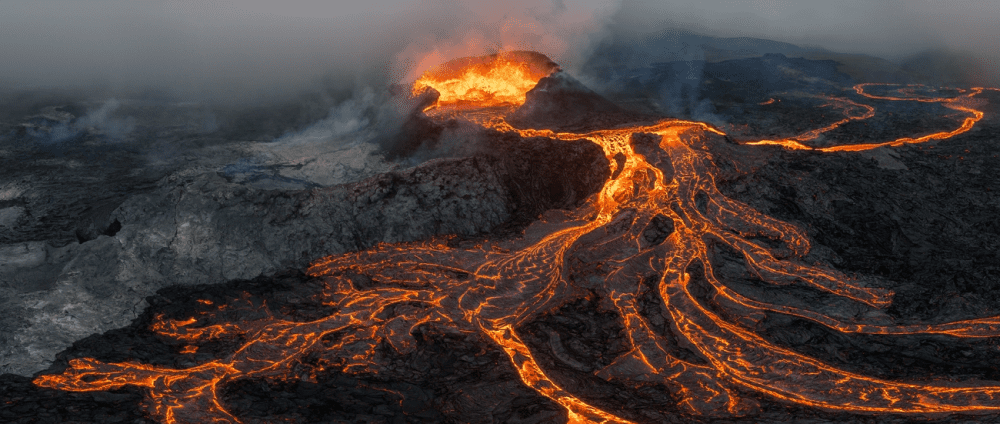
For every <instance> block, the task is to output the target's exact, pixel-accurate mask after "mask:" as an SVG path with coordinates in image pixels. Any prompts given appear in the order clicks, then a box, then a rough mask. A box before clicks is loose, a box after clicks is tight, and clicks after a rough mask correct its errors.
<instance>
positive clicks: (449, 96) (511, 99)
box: [413, 51, 559, 108]
mask: <svg viewBox="0 0 1000 424" xmlns="http://www.w3.org/2000/svg"><path fill="white" fill-rule="evenodd" d="M558 68H559V67H558V66H557V65H556V64H555V63H553V62H552V61H551V60H549V58H547V57H545V56H543V55H541V54H538V53H535V52H525V51H513V52H503V53H498V54H494V55H489V56H482V57H467V58H461V59H456V60H453V61H450V62H448V63H445V64H442V65H439V66H437V67H435V68H434V69H431V70H429V71H427V72H425V73H424V74H423V75H421V76H420V79H418V80H417V81H416V82H414V83H413V93H414V94H417V93H419V92H421V91H423V90H426V89H427V88H433V89H435V90H437V91H438V93H440V97H439V98H438V100H437V104H435V105H432V106H430V107H431V108H434V107H437V106H452V107H456V106H467V107H472V108H486V107H492V106H520V105H521V104H523V103H524V100H525V93H527V92H528V90H531V89H532V88H533V87H534V86H535V84H538V80H540V79H542V78H544V77H546V76H548V75H549V74H551V73H552V72H554V71H555V70H557V69H558Z"/></svg>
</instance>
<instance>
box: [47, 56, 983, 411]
mask: <svg viewBox="0 0 1000 424" xmlns="http://www.w3.org/2000/svg"><path fill="white" fill-rule="evenodd" d="M543 58H544V56H541V55H537V54H534V53H524V52H522V53H517V54H510V53H508V54H500V55H493V56H486V57H481V58H470V59H460V60H458V61H453V62H449V63H448V64H446V65H443V66H442V67H439V68H437V69H435V70H432V71H429V72H428V73H426V74H424V75H423V76H422V77H421V78H420V79H419V80H417V82H416V83H415V84H414V86H413V90H414V92H415V93H416V92H420V91H422V90H426V89H428V88H433V89H435V90H437V91H438V92H439V93H440V97H439V99H438V102H437V103H436V104H435V105H432V106H431V107H430V108H429V110H430V109H436V110H437V112H442V111H448V113H450V114H451V116H453V117H458V118H460V119H466V120H468V121H472V122H475V123H478V124H480V125H483V126H486V127H488V128H490V129H492V130H495V131H500V132H513V133H517V134H519V135H520V136H522V137H549V138H554V139H560V140H579V139H586V140H590V141H591V142H593V143H596V144H597V145H599V146H600V147H601V148H603V150H604V153H605V155H606V156H607V157H608V158H609V161H610V163H611V166H612V168H613V169H612V171H613V172H612V177H611V178H609V180H608V181H606V183H605V184H604V186H603V188H602V189H601V190H600V191H599V192H598V193H596V194H594V195H593V196H591V197H590V198H589V199H588V200H587V202H586V203H585V204H584V205H582V206H581V207H579V208H577V209H576V210H572V211H568V212H566V213H564V214H562V215H558V216H556V217H552V216H549V218H547V219H543V220H540V221H538V222H536V223H534V224H532V225H531V226H529V227H528V228H527V229H526V230H525V231H524V233H523V234H522V235H521V236H520V237H518V238H515V239H509V240H497V241H490V242H488V243H484V244H482V245H479V246H475V247H466V248H455V247H449V246H448V245H445V244H441V243H437V242H434V241H429V242H422V243H407V244H392V245H388V244H385V245H380V246H377V247H375V248H372V249H368V250H364V251H360V252H355V253H349V254H344V255H338V256H331V257H327V258H323V259H320V260H318V261H316V262H315V263H314V264H313V265H312V266H311V267H310V268H309V273H310V274H311V275H313V276H315V277H318V278H321V279H322V280H323V281H324V284H325V289H324V290H323V291H322V292H321V293H316V294H315V295H316V296H317V297H319V298H321V299H322V301H323V302H324V303H325V304H326V305H329V306H330V307H332V308H334V310H335V311H336V313H334V314H331V315H329V316H327V317H324V318H322V319H318V320H314V321H310V322H291V321H285V320H279V319H261V320H257V321H252V322H233V323H227V324H224V325H199V324H198V319H195V318H192V319H190V320H181V321H169V320H163V319H161V320H160V321H158V322H157V323H155V324H154V325H153V327H152V328H151V330H153V331H155V332H158V333H160V334H162V335H164V336H169V337H173V338H175V339H178V340H184V341H186V342H189V343H191V344H192V345H197V344H198V343H201V342H204V341H206V340H210V339H213V338H219V337H227V335H233V334H238V335H239V336H240V337H241V340H244V341H245V342H243V343H242V345H241V346H240V347H239V348H238V349H236V350H235V351H234V352H233V353H232V354H230V355H229V356H227V357H222V358H216V359H214V360H211V361H208V362H205V363H201V364H198V365H196V366H193V367H190V368H186V369H176V368H170V367H162V366H153V365H147V364H142V363H136V362H124V363H103V362H100V361H96V360H93V359H77V360H72V361H70V367H69V368H67V369H66V370H65V371H64V372H63V373H62V374H57V375H42V376H39V377H38V378H36V379H35V383H36V384H37V385H39V386H43V387H51V388H57V389H61V390H73V391H96V390H109V389H114V388H119V387H122V386H125V385H133V386H139V387H144V388H146V390H147V393H148V395H147V402H146V405H147V408H148V411H149V413H150V415H152V416H153V417H155V418H156V419H159V420H162V421H164V422H168V423H175V422H177V423H181V422H183V423H187V422H239V419H238V418H237V417H235V416H233V415H232V414H230V413H229V412H228V411H227V410H226V409H225V407H224V406H223V405H222V404H221V403H220V401H219V398H218V396H217V390H218V389H219V388H220V387H221V386H222V385H224V384H226V383H229V382H232V381H235V380H238V379H246V378H271V379H283V378H288V376H289V375H290V374H291V373H290V369H291V368H292V367H293V366H294V364H295V363H296V361H297V360H298V359H299V358H301V357H303V356H304V355H309V354H313V355H319V356H321V357H322V358H326V359H327V361H326V362H324V363H328V364H337V365H336V366H338V367H340V368H341V369H343V370H345V371H347V372H377V367H378V358H379V357H378V355H379V354H378V351H377V349H376V347H377V346H378V345H380V344H381V343H383V342H387V343H389V344H390V345H391V346H393V347H394V348H395V349H396V350H398V351H399V352H407V351H409V350H412V349H413V348H414V345H415V341H414V339H413V337H412V335H411V332H412V331H413V329H414V328H415V327H417V326H420V325H435V326H444V327H449V328H453V329H457V330H459V331H463V332H468V333H478V334H480V335H482V336H483V337H484V338H485V339H487V340H490V341H491V342H492V343H495V344H496V345H497V346H498V347H499V348H501V349H502V351H503V352H505V353H506V355H507V357H508V358H509V360H510V363H511V364H512V365H513V367H514V369H515V370H516V371H517V373H518V374H519V375H520V378H521V380H522V381H523V383H524V384H525V385H526V386H528V387H530V388H532V389H534V390H535V391H537V392H538V393H540V394H541V395H544V396H546V397H548V398H550V399H552V400H553V401H554V402H556V403H558V404H559V405H561V406H562V407H564V408H565V410H566V411H567V415H568V419H569V421H570V422H579V423H612V422H614V423H627V422H633V420H637V419H640V418H641V417H639V416H637V415H635V414H633V413H631V412H630V411H623V410H609V409H608V408H606V407H605V408H602V407H601V406H599V405H594V404H591V403H588V402H587V401H585V400H583V399H581V398H579V397H578V396H576V395H574V394H573V393H571V392H570V391H569V390H567V389H566V388H564V387H562V386H560V384H558V383H557V382H556V381H554V380H553V379H552V378H551V377H550V375H549V374H547V373H546V370H545V369H544V368H543V367H542V366H541V365H540V364H539V363H538V362H537V361H536V360H535V358H534V356H533V353H532V351H531V349H530V348H529V347H528V346H527V345H526V344H525V343H524V341H522V339H521V337H520V336H519V335H518V328H519V326H521V325H523V324H525V323H528V322H530V321H531V320H532V319H534V318H536V317H538V316H539V315H540V314H543V313H546V312H547V311H551V310H552V309H553V308H556V307H559V306H561V305H565V304H567V303H569V302H572V301H574V300H576V299H579V298H581V297H585V296H588V295H596V296H597V297H599V298H600V299H601V301H602V302H603V303H604V304H606V305H607V306H608V308H611V309H613V310H615V311H617V314H618V315H619V317H620V320H621V323H622V325H623V327H624V329H625V337H626V338H627V341H628V345H629V346H630V349H629V350H628V352H627V353H625V354H624V355H622V356H620V357H618V358H617V359H615V360H614V361H613V362H612V363H611V364H610V365H609V366H607V367H605V368H604V369H601V370H598V371H596V372H595V374H596V375H597V376H598V377H601V378H604V379H607V380H614V381H620V382H624V383H629V382H639V381H642V382H658V383H661V384H663V385H664V386H666V387H668V388H669V390H670V391H671V392H672V393H673V395H674V398H675V399H676V400H677V402H678V404H679V405H680V406H681V407H682V408H683V409H684V410H686V411H687V412H688V413H690V414H692V415H696V416H710V417H734V416H743V415H747V414H753V413H754V411H755V410H757V408H758V405H757V402H756V401H755V400H754V396H748V394H751V393H756V394H758V395H759V396H763V397H769V398H772V399H776V400H779V401H782V402H787V403H791V404H797V405H803V406H808V407H815V408H821V409H825V410H840V411H850V412H878V413H899V414H911V413H922V414H935V413H951V412H977V411H978V412H1000V383H997V382H966V383H962V382H955V381H921V382H905V381H888V380H884V379H879V378H873V377H868V376H865V375H861V374H857V373H853V372H849V371H845V370H841V369H838V368H837V367H834V366H831V365H828V364H826V363H824V362H822V361H819V360H817V359H814V358H811V357H808V356H805V355H802V354H799V353H796V352H794V351H792V350H790V349H787V348H784V347H782V346H779V345H776V344H774V343H772V342H770V341H768V340H765V339H764V338H762V337H761V336H759V335H757V334H755V333H754V332H753V331H751V330H750V329H749V328H748V327H746V326H745V325H744V324H741V323H740V322H736V321H733V320H732V319H729V318H728V317H733V316H743V317H760V316H766V315H767V314H782V315H788V316H794V317H798V318H801V319H804V320H809V321H812V322H815V323H818V324H820V325H823V326H826V327H828V328H830V329H832V330H835V331H839V332H844V333H866V334H935V335H945V336H948V337H959V338H982V337H994V336H1000V317H989V318H983V319H976V320H968V321H961V322H951V323H944V324H926V325H898V324H896V323H894V322H893V319H892V318H891V317H890V316H889V315H888V314H887V313H886V312H884V308H885V307H886V306H888V305H889V304H890V303H891V301H892V295H893V294H892V292H891V291H889V290H886V289H884V288H880V287H878V286H877V285H875V284H873V283H871V282H869V281H866V280H864V279H861V278H852V277H849V276H847V275H845V274H843V273H841V272H839V271H837V270H835V269H833V268H830V267H828V266H826V265H822V264H810V263H806V262H805V261H804V260H803V257H804V256H805V255H806V254H807V253H808V251H809V249H810V242H809V240H808V238H807V237H806V234H805V232H804V231H803V230H802V229H801V228H798V227H797V226H795V225H792V224H789V223H786V222H782V221H779V220H777V219H774V218H771V217H769V216H766V215H764V214H762V213H760V212H758V211H756V210H754V209H753V208H751V207H749V206H748V205H746V204H743V203H741V202H738V201H735V200H733V199H729V198H727V197H725V196H724V195H723V194H722V193H721V192H720V191H719V190H718V189H717V188H716V185H715V181H714V177H713V176H714V174H715V169H714V164H713V162H712V158H711V156H710V155H709V154H708V153H707V152H706V151H705V150H703V149H700V148H698V147H697V146H698V145H700V144H701V143H704V142H706V141H707V140H709V139H712V138H719V137H722V136H723V135H724V134H723V133H722V132H721V131H719V130H718V129H716V128H714V127H712V126H710V125H708V124H705V123H700V122H691V121H681V120H673V119H666V120H661V121H659V122H655V123H647V124H641V125H633V126H629V127H621V128H609V129H602V130H595V131H590V132H583V133H561V132H553V131H550V130H544V129H520V128H515V127H513V126H511V125H510V124H508V123H507V122H506V121H505V120H504V115H503V110H507V109H509V107H513V106H517V105H519V104H521V103H523V102H524V98H525V92H527V91H528V90H529V89H530V88H532V87H533V86H534V84H535V83H537V81H538V80H539V79H541V78H542V77H544V76H545V75H547V74H548V73H551V72H553V71H554V70H555V69H556V67H555V65H554V64H552V63H551V62H550V61H548V60H547V59H544V60H542V59H543ZM865 87H866V86H865V85H860V86H858V87H857V88H856V89H857V92H858V93H859V94H861V95H863V96H868V97H871V96H872V95H868V94H866V92H865V91H864V88H865ZM981 91H982V89H973V90H972V91H970V92H969V93H967V94H964V95H963V96H961V97H960V98H955V99H921V100H919V101H925V100H926V101H937V102H942V103H943V104H945V105H946V106H947V107H950V108H952V109H955V110H959V111H963V112H967V113H969V114H971V115H972V116H971V117H970V118H967V119H966V120H965V121H964V122H963V124H962V125H961V127H959V128H958V129H957V130H953V131H949V132H943V133H935V134H930V135H925V136H920V137H917V138H908V139H900V140H893V141H887V142H880V143H870V144H863V145H850V146H843V147H839V148H829V149H813V148H811V147H808V146H805V145H804V144H802V141H806V140H808V139H810V138H814V137H816V136H818V135H819V134H821V133H823V132H826V131H829V130H830V129H832V128H834V127H836V126H837V125H840V124H841V123H843V122H847V121H850V120H859V119H866V118H867V117H869V116H871V113H872V111H873V109H872V107H871V106H867V105H862V104H859V103H855V102H852V101H849V100H838V99H831V100H830V101H831V102H833V103H835V104H837V105H839V106H840V107H843V108H844V110H845V114H846V115H847V116H846V117H845V119H844V120H843V121H841V122H838V123H835V124H833V125H830V126H827V127H824V128H820V129H817V130H814V131H810V132H808V133H806V134H804V135H802V136H800V137H797V138H793V139H788V140H760V141H757V142H750V143H746V144H777V145H782V146H785V147H788V148H798V149H813V150H819V151H836V150H862V149H870V148H874V147H880V146H896V145H900V144H905V143H915V142H921V141H927V140H931V139H941V138H947V137H951V136H954V135H956V134H958V133H961V132H964V131H968V129H969V128H971V127H972V125H974V124H975V122H976V121H978V120H979V119H981V118H982V112H980V111H978V110H975V109H972V108H971V106H969V105H968V104H967V103H966V102H963V101H962V99H969V98H971V97H972V96H975V95H976V94H978V93H980V92H981ZM882 98H885V99H893V100H899V101H910V100H914V99H913V98H911V97H908V96H901V97H884V96H883V97H882ZM498 106H503V107H505V108H507V109H503V108H501V109H496V107H498ZM484 111H485V112H484ZM431 116H433V114H432V115H431ZM616 157H617V158H619V159H618V160H616V159H615V158H616ZM622 157H624V160H620V158H622ZM547 216H548V215H547ZM654 227H655V228H659V229H660V231H661V232H662V233H663V236H662V237H653V238H650V237H648V236H647V234H648V231H647V230H648V229H650V228H654ZM713 244H716V245H717V244H721V245H725V246H728V247H729V248H730V249H732V250H733V251H735V252H738V253H739V254H740V255H741V256H742V258H743V259H744V261H745V264H746V267H747V268H748V269H749V271H751V272H752V273H753V274H755V275H756V276H758V277H759V278H760V280H762V281H764V282H766V283H768V284H769V285H771V286H785V285H801V286H805V287H809V288H810V289H812V290H819V291H823V292H826V293H829V294H832V295H834V296H837V297H840V298H842V299H844V300H845V301H847V302H850V303H853V307H851V308H847V309H848V310H845V311H837V310H826V311H824V310H821V309H819V308H816V309H806V308H803V307H795V306H789V305H782V304H777V303H774V302H771V301H768V300H766V299H765V298H764V297H759V298H755V297H750V296H747V295H744V294H741V293H738V292H737V291H735V290H733V289H731V288H730V287H729V286H728V285H727V284H726V282H725V281H723V280H721V279H719V278H717V277H716V276H715V274H714V272H713V267H712V263H711V261H710V256H711V255H710V250H711V249H710V246H711V245H713ZM570 263H587V264H591V265H593V266H588V267H587V269H589V270H590V271H579V270H577V272H574V273H571V272H570V271H571V270H570V269H569V268H570V266H569V264H570ZM694 269H698V270H700V271H699V272H694V271H692V270H694ZM359 278H360V279H364V280H365V281H367V282H368V283H366V284H357V283H356V281H357V280H358V279H359ZM650 281H652V283H650ZM705 290H708V292H709V293H710V295H709V296H708V298H707V299H706V296H704V295H699V294H697V293H699V292H704V291H705ZM650 294H652V295H654V296H656V297H657V298H658V299H659V300H660V301H661V302H662V306H663V307H664V308H665V311H666V312H667V315H668V318H669V321H670V322H669V325H670V330H671V332H673V333H674V335H675V336H676V337H677V338H678V339H680V342H681V343H682V344H683V345H684V346H685V347H686V348H687V349H689V350H691V351H692V352H693V353H694V354H695V355H696V356H697V357H699V358H700V360H699V361H698V362H692V361H691V360H687V359H683V358H680V357H678V356H677V355H675V354H673V353H672V352H673V350H672V349H671V348H670V345H671V343H673V342H671V341H668V339H667V337H666V336H665V335H664V334H660V333H658V332H657V331H656V330H655V329H654V326H653V325H652V324H651V323H650V321H649V319H648V317H646V316H644V315H643V314H642V313H641V312H640V310H641V308H640V306H639V304H638V299H640V298H641V297H643V296H647V295H650ZM331 335H335V336H336V337H328V336H331ZM192 349H196V346H193V347H192Z"/></svg>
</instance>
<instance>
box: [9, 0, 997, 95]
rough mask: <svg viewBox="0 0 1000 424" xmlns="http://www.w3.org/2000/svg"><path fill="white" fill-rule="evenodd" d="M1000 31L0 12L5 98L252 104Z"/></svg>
mask: <svg viewBox="0 0 1000 424" xmlns="http://www.w3.org/2000/svg"><path fill="white" fill-rule="evenodd" d="M998 22H1000V1H997V0H947V1H945V0H941V1H929V0H886V1H876V0H843V1H835V0H799V1H789V0H751V1H727V0H698V1H676V0H655V1H629V0H624V1H616V2H607V1H594V0H579V1H575V0H515V1H510V0H507V1H502V2H500V1H492V0H491V1H479V2H458V1H444V0H432V1H417V0H396V1H388V0H366V1H362V2H336V1H319V0H283V1H280V2H279V1H262V0H240V1H205V0H203V1H155V2H154V1H120V0H119V1H114V0H103V1H102V0H65V1H56V0H30V1H22V0H0V55H2V57H3V60H0V88H7V87H24V86H56V87H61V86H74V85H87V84H103V85H104V86H107V87H111V88H116V89H130V88H132V89H134V88H138V87H145V86H154V87H158V88H161V89H167V90H170V91H172V92H174V93H176V94H179V95H185V96H196V97H197V96H208V97H211V98H220V99H233V100H236V101H244V100H252V99H254V98H256V97H260V96H273V95H277V94H280V93H285V92H289V91H294V90H297V89H302V88H304V87H307V86H308V85H309V84H310V83H313V82H314V81H316V80H317V79H319V78H320V77H322V76H324V75H330V74H333V75H335V76H337V77H338V78H343V79H345V80H369V82H384V81H386V80H388V81H401V80H407V79H412V78H413V77H415V76H416V75H417V73H418V72H420V71H421V70H422V69H424V68H426V67H428V66H432V65H434V64H436V63H439V62H441V61H444V60H447V59H451V58H454V57H458V56H463V55H472V54H482V53H484V52H487V51H491V50H495V49H498V48H527V49H535V50H538V51H541V52H543V53H546V54H548V55H550V56H551V57H553V58H554V59H556V60H557V61H559V62H560V63H562V64H564V65H567V66H569V67H572V65H573V64H574V63H575V62H578V61H580V60H581V58H583V57H585V55H586V52H587V48H588V46H590V45H592V43H593V42H595V41H597V40H600V39H601V37H606V36H609V35H613V34H615V32H616V31H629V32H643V31H656V30H659V29H663V28H666V27H668V26H679V27H684V28H687V29H692V30H695V31H698V32H702V33H705V34H708V35H717V36H754V37H762V38H770V39H775V40H779V41H786V42H791V43H797V44H806V45H815V46H822V47H826V48H829V49H832V50H837V51H842V52H857V53H869V54H876V55H881V56H885V57H889V58H899V57H902V56H905V55H908V54H912V53H915V52H917V51H920V50H924V49H928V48H941V47H947V48H952V49H965V50H968V51H971V52H973V53H975V54H976V55H978V56H981V57H989V58H996V57H997V56H1000V54H998V52H997V49H998V46H1000V24H998ZM350 82H351V83H357V82H358V81H350Z"/></svg>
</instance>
